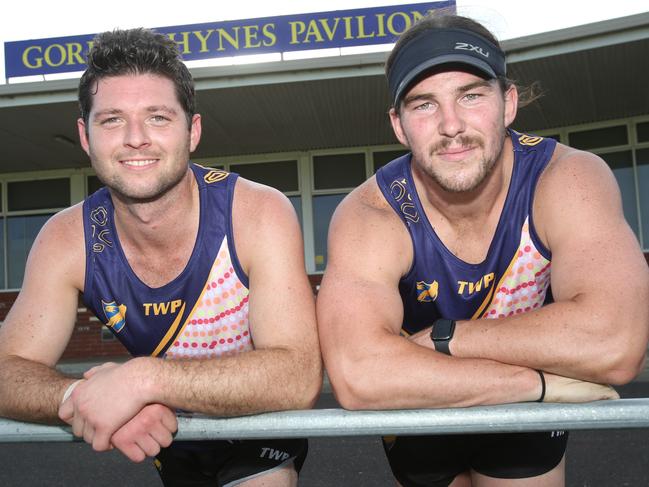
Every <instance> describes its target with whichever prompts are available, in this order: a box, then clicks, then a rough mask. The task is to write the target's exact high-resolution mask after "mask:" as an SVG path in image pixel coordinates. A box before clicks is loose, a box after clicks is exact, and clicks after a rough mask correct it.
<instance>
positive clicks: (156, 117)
mask: <svg viewBox="0 0 649 487" xmlns="http://www.w3.org/2000/svg"><path fill="white" fill-rule="evenodd" d="M151 120H152V121H153V122H156V123H163V122H168V121H169V118H167V117H165V116H164V115H153V116H152V117H151Z"/></svg>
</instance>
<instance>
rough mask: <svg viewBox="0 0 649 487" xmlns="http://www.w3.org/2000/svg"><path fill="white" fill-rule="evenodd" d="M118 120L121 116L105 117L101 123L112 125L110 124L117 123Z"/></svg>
mask: <svg viewBox="0 0 649 487" xmlns="http://www.w3.org/2000/svg"><path fill="white" fill-rule="evenodd" d="M117 122H119V118H117V117H109V118H105V119H103V120H102V121H101V124H102V125H110V124H113V123H117Z"/></svg>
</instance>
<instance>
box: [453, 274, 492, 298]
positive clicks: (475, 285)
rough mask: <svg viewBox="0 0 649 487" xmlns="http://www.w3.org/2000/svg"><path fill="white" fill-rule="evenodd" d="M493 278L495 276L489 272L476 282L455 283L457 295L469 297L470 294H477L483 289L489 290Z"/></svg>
mask: <svg viewBox="0 0 649 487" xmlns="http://www.w3.org/2000/svg"><path fill="white" fill-rule="evenodd" d="M495 276H496V275H495V274H494V273H493V272H490V273H489V274H485V275H484V276H482V277H481V278H480V279H478V280H477V281H476V282H472V281H457V293H458V294H466V295H467V296H471V295H472V294H475V293H479V292H480V291H482V290H483V289H485V290H486V289H489V286H491V285H492V284H493V282H494V278H495Z"/></svg>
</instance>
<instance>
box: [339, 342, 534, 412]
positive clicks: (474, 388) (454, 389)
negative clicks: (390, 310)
mask: <svg viewBox="0 0 649 487" xmlns="http://www.w3.org/2000/svg"><path fill="white" fill-rule="evenodd" d="M382 341H383V344H382V345H380V344H378V343H377V342H376V341H374V342H373V343H372V347H371V350H369V349H368V350H367V351H361V352H360V353H359V352H351V354H349V355H348V354H347V353H345V354H334V355H331V356H330V357H329V358H328V360H327V366H328V369H327V370H328V371H329V374H330V379H331V381H332V384H333V386H334V391H335V392H336V396H337V398H338V400H339V402H340V403H341V405H342V406H343V407H345V408H348V409H412V408H439V407H464V406H475V405H486V404H503V403H512V402H526V401H535V400H537V399H539V397H540V395H541V382H540V378H539V374H538V373H537V372H536V371H534V370H531V369H528V368H525V367H519V366H513V365H507V364H501V363H497V362H494V361H491V360H483V359H459V358H455V357H448V356H445V355H442V354H440V353H438V352H434V351H432V350H430V349H427V348H424V347H421V346H418V345H417V344H415V343H412V342H410V341H409V340H407V339H405V338H403V337H398V336H394V337H390V338H388V339H385V340H382Z"/></svg>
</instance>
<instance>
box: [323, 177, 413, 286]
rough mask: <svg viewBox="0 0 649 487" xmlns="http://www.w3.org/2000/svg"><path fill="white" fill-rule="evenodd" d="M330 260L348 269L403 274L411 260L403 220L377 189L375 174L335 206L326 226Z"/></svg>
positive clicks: (335, 264) (410, 251)
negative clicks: (378, 270)
mask: <svg viewBox="0 0 649 487" xmlns="http://www.w3.org/2000/svg"><path fill="white" fill-rule="evenodd" d="M328 252H329V263H330V265H331V267H336V266H337V265H338V264H342V266H343V267H344V268H347V267H348V266H349V265H350V264H351V263H352V262H354V263H355V265H356V267H357V268H362V267H363V265H364V264H363V263H365V264H366V265H367V269H373V268H376V267H375V266H377V265H378V266H379V267H380V268H383V269H386V268H387V267H389V268H390V271H389V274H390V275H399V276H400V275H404V274H405V273H406V272H407V270H408V269H409V268H410V264H411V262H412V245H411V244H410V236H409V234H408V230H407V229H406V227H405V225H404V223H403V221H402V220H401V219H400V218H399V216H398V215H397V214H396V212H395V211H394V210H393V209H392V207H391V206H390V205H389V203H388V202H387V201H386V199H385V197H384V196H383V194H382V193H381V190H380V189H379V187H378V185H377V183H376V179H375V177H372V178H370V179H368V180H367V181H365V182H364V183H363V184H362V185H360V186H359V187H357V188H356V189H354V190H353V191H352V192H351V193H349V195H347V197H346V198H345V199H344V200H343V201H342V202H341V203H340V205H339V206H338V208H337V209H336V211H335V213H334V215H333V218H332V220H331V224H330V227H329V249H328Z"/></svg>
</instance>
